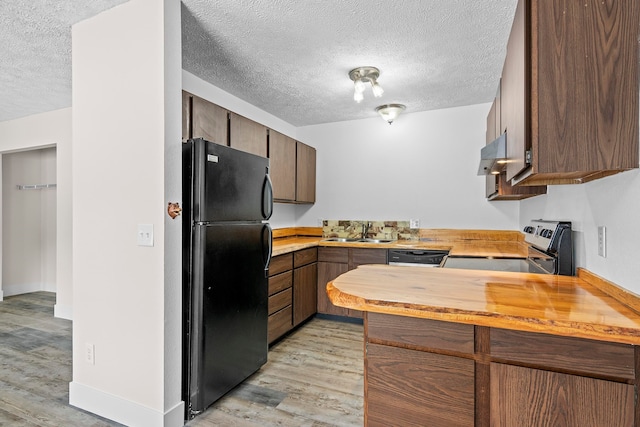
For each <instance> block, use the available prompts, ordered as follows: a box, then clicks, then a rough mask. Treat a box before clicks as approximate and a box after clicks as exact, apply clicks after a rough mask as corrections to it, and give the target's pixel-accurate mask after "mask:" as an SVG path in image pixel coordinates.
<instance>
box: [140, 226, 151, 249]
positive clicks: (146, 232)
mask: <svg viewBox="0 0 640 427" xmlns="http://www.w3.org/2000/svg"><path fill="white" fill-rule="evenodd" d="M138 246H153V224H138Z"/></svg>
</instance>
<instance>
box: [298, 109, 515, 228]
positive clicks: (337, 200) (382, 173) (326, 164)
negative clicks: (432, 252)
mask: <svg viewBox="0 0 640 427" xmlns="http://www.w3.org/2000/svg"><path fill="white" fill-rule="evenodd" d="M489 107H490V105H489V104H480V105H472V106H468V107H460V108H451V109H445V110H437V111H427V112H419V113H412V114H403V115H401V116H400V117H399V118H398V119H397V120H396V121H395V122H394V123H393V124H391V125H389V124H387V123H386V122H384V121H383V120H382V119H381V118H379V117H375V118H371V119H365V120H355V121H344V122H338V123H328V124H321V125H314V126H306V127H302V128H299V129H298V137H299V138H300V140H301V141H304V142H305V143H308V144H310V145H312V146H314V147H316V149H317V166H316V168H317V183H316V203H315V205H313V206H307V205H300V206H297V225H300V226H317V223H318V219H320V218H322V219H371V220H409V219H419V220H420V227H421V228H466V229H476V228H481V229H516V228H517V227H518V210H519V205H518V202H488V201H487V200H486V199H485V197H484V192H485V178H484V177H480V176H477V175H476V173H477V170H478V163H479V157H480V149H481V148H482V147H483V146H484V144H485V129H486V117H487V113H488V111H489Z"/></svg>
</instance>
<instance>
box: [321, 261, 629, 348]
mask: <svg viewBox="0 0 640 427" xmlns="http://www.w3.org/2000/svg"><path fill="white" fill-rule="evenodd" d="M579 275H580V272H579ZM327 293H328V295H329V299H330V300H331V302H333V304H335V305H337V306H340V307H346V308H351V309H356V310H362V311H366V312H377V313H387V314H394V315H401V316H407V317H417V318H426V319H435V320H443V321H449V322H456V323H466V324H473V325H479V326H489V327H495V328H503V329H513V330H521V331H529V332H543V333H549V334H553V335H562V336H573V337H582V338H590V339H595V340H601V341H609V342H619V343H626V344H636V345H637V344H640V314H639V313H638V312H636V311H634V310H633V309H631V308H630V307H628V306H627V305H624V304H623V303H622V302H620V301H619V300H618V299H616V298H614V297H612V296H610V295H608V294H607V293H605V292H603V291H602V290H601V289H600V288H598V287H596V286H594V285H592V284H591V283H589V282H588V281H586V280H584V279H582V278H580V277H569V276H558V275H541V274H530V273H510V272H500V271H480V270H458V269H440V268H420V267H405V266H389V265H363V266H360V267H358V268H357V269H355V270H352V271H349V272H347V273H344V274H342V275H341V276H339V277H338V278H336V279H335V280H333V281H331V282H329V283H328V284H327Z"/></svg>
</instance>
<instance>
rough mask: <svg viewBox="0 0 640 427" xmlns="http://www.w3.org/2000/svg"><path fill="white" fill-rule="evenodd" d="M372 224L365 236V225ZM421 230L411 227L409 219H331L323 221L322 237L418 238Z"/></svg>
mask: <svg viewBox="0 0 640 427" xmlns="http://www.w3.org/2000/svg"><path fill="white" fill-rule="evenodd" d="M366 224H370V226H369V228H368V231H367V235H366V236H363V235H362V231H363V225H366ZM419 234H420V230H419V229H417V228H414V229H412V228H409V221H372V220H342V219H337V220H334V219H329V220H324V221H322V237H323V238H325V239H327V238H330V237H342V238H350V239H358V238H367V239H392V240H418V239H419Z"/></svg>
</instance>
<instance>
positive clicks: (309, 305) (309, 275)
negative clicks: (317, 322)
mask: <svg viewBox="0 0 640 427" xmlns="http://www.w3.org/2000/svg"><path fill="white" fill-rule="evenodd" d="M312 250H313V251H314V259H313V263H312V264H307V265H304V266H302V267H298V268H296V269H295V270H293V326H298V325H299V324H300V323H302V322H303V321H305V320H307V319H308V318H309V317H311V316H313V315H314V314H315V313H316V310H317V305H318V303H317V296H318V291H317V283H318V264H317V263H316V262H315V261H316V259H315V251H316V248H313V249H312Z"/></svg>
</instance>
